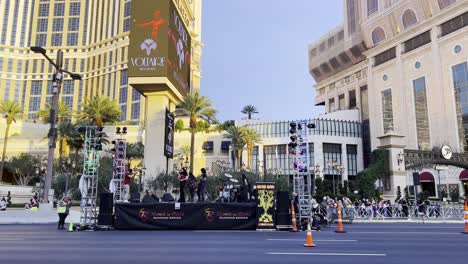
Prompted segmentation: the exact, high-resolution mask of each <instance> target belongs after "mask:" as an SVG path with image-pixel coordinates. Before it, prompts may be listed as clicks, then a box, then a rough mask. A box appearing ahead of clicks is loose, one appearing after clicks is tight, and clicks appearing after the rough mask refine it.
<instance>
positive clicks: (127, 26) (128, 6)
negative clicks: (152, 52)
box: [124, 2, 132, 32]
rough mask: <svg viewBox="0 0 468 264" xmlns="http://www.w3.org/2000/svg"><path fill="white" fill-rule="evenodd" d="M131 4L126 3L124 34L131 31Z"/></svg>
mask: <svg viewBox="0 0 468 264" xmlns="http://www.w3.org/2000/svg"><path fill="white" fill-rule="evenodd" d="M131 5H132V3H131V2H126V3H125V10H124V32H128V31H130V13H131Z"/></svg>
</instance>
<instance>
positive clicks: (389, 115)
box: [382, 89, 393, 134]
mask: <svg viewBox="0 0 468 264" xmlns="http://www.w3.org/2000/svg"><path fill="white" fill-rule="evenodd" d="M382 117H383V129H384V134H386V133H388V132H391V131H393V106H392V89H387V90H385V91H382Z"/></svg>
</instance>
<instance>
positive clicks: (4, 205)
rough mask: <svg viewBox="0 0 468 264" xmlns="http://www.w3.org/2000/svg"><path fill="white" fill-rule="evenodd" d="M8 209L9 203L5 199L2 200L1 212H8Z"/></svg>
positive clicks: (0, 203) (0, 204)
mask: <svg viewBox="0 0 468 264" xmlns="http://www.w3.org/2000/svg"><path fill="white" fill-rule="evenodd" d="M6 208H7V202H6V200H5V197H3V198H2V200H1V201H0V211H6Z"/></svg>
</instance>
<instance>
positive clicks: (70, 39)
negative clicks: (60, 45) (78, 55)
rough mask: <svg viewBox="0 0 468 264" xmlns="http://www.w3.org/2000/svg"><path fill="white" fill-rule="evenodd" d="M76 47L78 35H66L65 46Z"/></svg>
mask: <svg viewBox="0 0 468 264" xmlns="http://www.w3.org/2000/svg"><path fill="white" fill-rule="evenodd" d="M77 45H78V33H68V35H67V46H77Z"/></svg>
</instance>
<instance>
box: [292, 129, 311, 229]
mask: <svg viewBox="0 0 468 264" xmlns="http://www.w3.org/2000/svg"><path fill="white" fill-rule="evenodd" d="M308 126H310V127H311V128H312V126H311V125H308V124H307V121H296V122H291V124H290V127H291V130H290V133H291V143H290V147H293V150H292V154H293V168H294V170H293V189H294V192H295V193H296V194H297V196H298V211H299V223H302V221H304V220H306V219H309V217H311V215H312V214H311V213H312V203H311V198H312V195H311V183H312V179H311V175H310V173H311V171H310V164H309V163H310V157H309V143H308V140H307V135H308V131H307V130H308Z"/></svg>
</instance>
